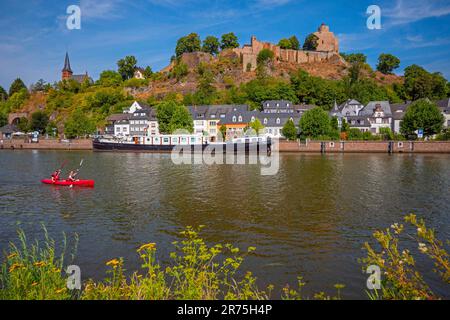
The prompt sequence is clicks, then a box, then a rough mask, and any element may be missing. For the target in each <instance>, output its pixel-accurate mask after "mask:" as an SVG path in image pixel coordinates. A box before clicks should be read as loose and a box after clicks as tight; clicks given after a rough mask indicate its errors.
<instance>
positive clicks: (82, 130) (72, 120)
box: [64, 109, 96, 139]
mask: <svg viewBox="0 0 450 320" xmlns="http://www.w3.org/2000/svg"><path fill="white" fill-rule="evenodd" d="M95 129H96V126H95V123H94V122H93V120H92V119H91V118H89V117H88V116H87V115H86V114H85V112H83V110H81V109H76V110H75V111H74V112H73V113H72V114H71V115H70V116H69V118H68V119H67V121H66V122H65V123H64V133H65V135H66V137H67V138H68V139H74V138H77V137H85V136H87V135H90V134H92V133H94V132H95Z"/></svg>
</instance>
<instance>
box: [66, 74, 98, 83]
mask: <svg viewBox="0 0 450 320" xmlns="http://www.w3.org/2000/svg"><path fill="white" fill-rule="evenodd" d="M70 78H71V79H73V80H75V81H77V82H78V83H83V82H84V81H85V80H86V79H87V80H88V81H89V82H91V83H93V82H94V81H93V80H92V78H91V77H89V76H88V74H87V73H85V74H74V75H72V76H71V77H70Z"/></svg>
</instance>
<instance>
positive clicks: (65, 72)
mask: <svg viewBox="0 0 450 320" xmlns="http://www.w3.org/2000/svg"><path fill="white" fill-rule="evenodd" d="M72 75H73V71H72V69H71V68H70V60H69V54H68V53H67V52H66V58H65V60H64V68H63V69H62V77H61V78H62V80H69V79H71V78H72Z"/></svg>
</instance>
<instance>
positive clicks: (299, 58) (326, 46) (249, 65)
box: [233, 23, 340, 71]
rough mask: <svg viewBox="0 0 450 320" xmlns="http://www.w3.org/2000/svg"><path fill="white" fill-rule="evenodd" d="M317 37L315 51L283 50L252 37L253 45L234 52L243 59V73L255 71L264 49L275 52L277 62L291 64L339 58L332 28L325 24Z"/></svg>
mask: <svg viewBox="0 0 450 320" xmlns="http://www.w3.org/2000/svg"><path fill="white" fill-rule="evenodd" d="M314 35H315V36H316V37H317V39H318V41H317V48H316V50H315V51H307V50H292V49H282V48H281V47H279V46H277V45H274V44H272V43H270V42H261V41H258V40H257V39H256V37H255V36H252V38H251V43H250V44H246V45H244V46H243V47H242V48H236V49H233V51H234V52H235V53H236V54H237V55H238V56H239V57H240V58H241V61H242V68H243V71H254V70H256V67H257V58H258V54H259V53H260V52H261V50H263V49H269V50H271V51H273V53H274V55H275V61H276V62H277V61H284V62H291V63H297V64H300V63H309V62H318V61H326V60H329V59H330V58H331V57H334V56H338V57H339V58H340V56H339V42H338V39H337V38H336V37H335V35H334V34H333V32H331V31H330V28H329V27H328V26H327V25H325V24H323V23H322V25H321V26H320V27H319V29H318V30H317V31H316V32H314Z"/></svg>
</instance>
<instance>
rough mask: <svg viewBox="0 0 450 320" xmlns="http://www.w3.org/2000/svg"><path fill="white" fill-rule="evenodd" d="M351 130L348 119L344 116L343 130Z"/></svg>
mask: <svg viewBox="0 0 450 320" xmlns="http://www.w3.org/2000/svg"><path fill="white" fill-rule="evenodd" d="M349 130H350V125H349V124H348V122H347V120H345V119H344V118H342V125H341V132H348V131H349Z"/></svg>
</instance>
